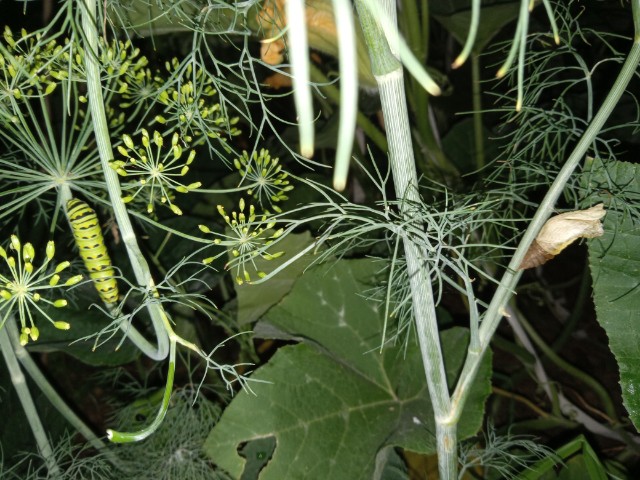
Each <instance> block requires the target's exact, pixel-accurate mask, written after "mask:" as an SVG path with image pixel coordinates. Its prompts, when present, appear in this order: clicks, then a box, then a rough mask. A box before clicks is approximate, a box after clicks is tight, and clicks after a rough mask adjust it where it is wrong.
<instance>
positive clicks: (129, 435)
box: [107, 339, 176, 443]
mask: <svg viewBox="0 0 640 480" xmlns="http://www.w3.org/2000/svg"><path fill="white" fill-rule="evenodd" d="M175 372H176V341H175V339H171V341H170V342H169V371H168V373H167V382H166V384H165V387H164V394H163V396H162V403H161V404H160V409H159V410H158V413H157V414H156V418H155V419H154V420H153V422H151V423H150V424H149V425H148V426H146V427H144V428H143V429H142V430H137V431H135V432H118V431H116V430H111V429H108V430H107V438H109V440H111V441H112V442H114V443H131V442H139V441H141V440H144V439H145V438H147V437H148V436H149V435H151V434H152V433H153V432H155V431H156V430H157V429H158V428H159V427H160V425H161V424H162V421H163V420H164V417H165V416H166V415H167V411H168V410H169V401H170V400H171V392H172V391H173V377H174V375H175Z"/></svg>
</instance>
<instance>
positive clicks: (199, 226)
mask: <svg viewBox="0 0 640 480" xmlns="http://www.w3.org/2000/svg"><path fill="white" fill-rule="evenodd" d="M198 228H199V229H200V231H201V232H202V233H211V230H210V229H209V227H207V226H206V225H198Z"/></svg>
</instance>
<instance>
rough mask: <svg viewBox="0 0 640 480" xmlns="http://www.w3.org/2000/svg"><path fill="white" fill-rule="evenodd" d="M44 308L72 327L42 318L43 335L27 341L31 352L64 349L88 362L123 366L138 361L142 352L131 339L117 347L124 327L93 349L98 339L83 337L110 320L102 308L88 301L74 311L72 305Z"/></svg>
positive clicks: (102, 326)
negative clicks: (61, 307)
mask: <svg viewBox="0 0 640 480" xmlns="http://www.w3.org/2000/svg"><path fill="white" fill-rule="evenodd" d="M87 286H88V287H90V288H91V289H93V285H90V284H88V285H87ZM92 293H93V292H92ZM45 310H49V313H50V314H51V316H52V317H53V318H54V319H56V320H58V319H63V320H64V321H66V322H69V323H70V324H71V328H70V329H69V330H58V329H56V328H54V327H53V325H51V323H50V322H49V321H46V320H45V321H40V322H39V323H38V328H39V329H40V338H39V339H38V341H37V342H29V343H28V344H27V348H28V350H29V351H30V352H56V351H62V352H65V353H68V354H69V355H72V356H73V357H75V358H77V359H78V360H80V361H82V362H84V363H86V364H88V365H94V366H115V365H123V364H125V363H129V362H131V361H133V360H135V359H136V358H138V356H139V355H140V351H139V350H138V349H137V348H136V347H135V346H134V345H133V344H132V343H131V342H130V341H128V340H125V341H124V342H123V343H122V345H120V346H118V345H119V343H120V341H121V340H122V337H123V335H124V333H123V332H122V331H121V330H118V331H117V332H116V334H115V335H114V336H113V337H112V338H111V339H109V340H107V341H105V343H101V344H100V346H99V347H98V348H96V349H95V350H94V349H93V347H94V343H95V338H90V339H88V340H82V339H83V338H85V337H88V336H91V335H94V334H95V333H96V332H99V331H100V330H101V329H103V328H104V327H106V326H107V325H108V324H109V322H110V319H108V318H107V317H106V316H105V315H104V313H102V312H100V310H98V309H97V308H90V304H89V303H86V302H85V303H83V304H82V305H79V306H78V309H75V310H72V309H71V307H66V308H64V309H53V308H50V309H45ZM61 314H62V315H61ZM105 340H106V338H105Z"/></svg>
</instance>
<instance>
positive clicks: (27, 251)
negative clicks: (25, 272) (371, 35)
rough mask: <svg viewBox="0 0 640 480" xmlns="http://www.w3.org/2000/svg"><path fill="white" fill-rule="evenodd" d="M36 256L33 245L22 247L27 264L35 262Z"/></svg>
mask: <svg viewBox="0 0 640 480" xmlns="http://www.w3.org/2000/svg"><path fill="white" fill-rule="evenodd" d="M35 256H36V251H35V249H34V248H33V245H31V244H30V243H25V244H24V247H22V258H24V259H25V260H26V261H27V262H30V261H31V260H33V259H34V258H35Z"/></svg>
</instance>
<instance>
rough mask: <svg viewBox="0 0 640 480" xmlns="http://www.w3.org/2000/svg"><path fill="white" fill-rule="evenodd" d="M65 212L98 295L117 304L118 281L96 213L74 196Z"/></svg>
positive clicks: (106, 301) (107, 301) (105, 300)
mask: <svg viewBox="0 0 640 480" xmlns="http://www.w3.org/2000/svg"><path fill="white" fill-rule="evenodd" d="M67 215H68V217H69V222H70V223H71V228H72V229H73V236H74V238H75V241H76V245H77V246H78V250H79V251H80V257H81V258H82V260H83V261H84V265H85V267H86V268H87V270H88V271H89V276H90V277H91V279H92V280H93V285H94V286H95V288H96V290H97V291H98V294H99V295H100V298H101V299H102V301H103V302H105V303H107V304H113V303H116V302H117V301H118V283H117V282H116V280H115V271H114V269H113V265H112V264H111V258H109V253H108V252H107V247H106V246H105V244H104V238H103V236H102V231H101V229H100V223H99V221H98V216H97V215H96V212H95V211H93V209H92V208H91V207H90V206H89V205H87V204H86V203H85V202H83V201H81V200H78V199H76V198H73V199H71V200H69V202H68V203H67Z"/></svg>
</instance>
